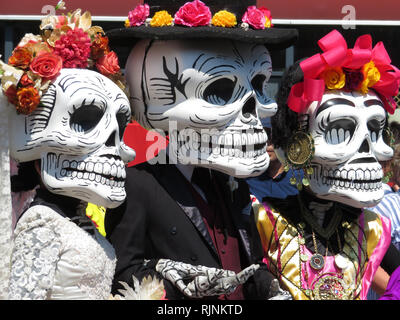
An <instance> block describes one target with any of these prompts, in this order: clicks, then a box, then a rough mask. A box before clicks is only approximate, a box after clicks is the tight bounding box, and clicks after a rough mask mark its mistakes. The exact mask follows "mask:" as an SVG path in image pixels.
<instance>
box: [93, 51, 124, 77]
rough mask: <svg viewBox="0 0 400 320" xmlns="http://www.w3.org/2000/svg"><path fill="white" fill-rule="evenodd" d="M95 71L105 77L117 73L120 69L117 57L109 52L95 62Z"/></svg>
mask: <svg viewBox="0 0 400 320" xmlns="http://www.w3.org/2000/svg"><path fill="white" fill-rule="evenodd" d="M96 67H97V70H99V72H100V73H101V74H103V75H105V76H106V77H108V76H111V75H113V74H116V73H117V72H119V70H120V67H119V63H118V57H117V55H116V54H115V52H114V51H111V52H109V53H108V54H106V55H105V56H103V57H101V58H100V59H99V60H97V63H96Z"/></svg>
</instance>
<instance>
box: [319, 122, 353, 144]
mask: <svg viewBox="0 0 400 320" xmlns="http://www.w3.org/2000/svg"><path fill="white" fill-rule="evenodd" d="M355 130H356V124H355V123H354V122H353V121H352V120H349V119H338V120H335V121H332V122H330V123H329V124H328V126H327V128H326V130H325V140H326V141H327V142H328V143H329V144H339V143H343V142H345V141H347V142H348V141H350V140H351V139H352V137H353V135H354V132H355Z"/></svg>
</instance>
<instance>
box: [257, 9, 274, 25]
mask: <svg viewBox="0 0 400 320" xmlns="http://www.w3.org/2000/svg"><path fill="white" fill-rule="evenodd" d="M258 10H260V11H261V12H262V13H263V14H264V16H265V18H266V20H267V21H266V24H267V25H268V20H269V24H270V27H273V26H274V25H273V24H272V15H271V11H270V10H268V9H267V8H265V7H261V8H258ZM265 27H267V26H265Z"/></svg>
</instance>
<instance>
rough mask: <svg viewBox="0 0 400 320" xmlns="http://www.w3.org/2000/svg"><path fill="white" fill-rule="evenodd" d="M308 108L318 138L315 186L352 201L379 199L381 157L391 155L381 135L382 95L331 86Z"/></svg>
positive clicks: (322, 194) (327, 195)
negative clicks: (363, 93)
mask: <svg viewBox="0 0 400 320" xmlns="http://www.w3.org/2000/svg"><path fill="white" fill-rule="evenodd" d="M307 114H308V116H309V128H310V133H311V135H312V137H313V138H314V143H315V155H314V158H313V159H312V165H313V168H314V173H313V174H312V175H311V177H310V178H311V179H310V188H311V190H312V192H313V193H315V194H316V195H317V197H319V198H322V199H327V200H333V201H337V202H341V203H345V204H348V205H350V206H352V207H358V208H362V207H371V206H374V205H376V204H377V203H378V202H379V201H380V200H381V199H382V197H383V189H382V182H381V180H382V177H383V172H382V167H381V165H380V164H379V162H378V161H386V160H389V159H390V158H391V157H392V156H393V150H392V148H390V147H389V146H388V145H386V144H385V142H384V141H383V137H382V131H383V128H384V125H385V121H386V112H385V110H384V109H383V104H382V102H381V100H380V99H379V98H378V96H377V95H376V94H375V93H373V92H372V91H370V92H369V93H368V94H365V95H361V94H359V93H357V92H352V93H347V92H344V91H331V92H329V93H326V94H324V96H323V99H322V101H321V103H320V105H318V103H317V102H314V103H312V104H311V105H310V107H309V109H308V111H307Z"/></svg>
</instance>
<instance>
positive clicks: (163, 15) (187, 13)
mask: <svg viewBox="0 0 400 320" xmlns="http://www.w3.org/2000/svg"><path fill="white" fill-rule="evenodd" d="M149 15H150V7H149V5H148V4H143V5H138V6H137V7H136V8H135V9H134V10H132V11H130V12H129V14H128V19H126V21H125V27H127V28H129V27H139V26H141V25H146V26H151V27H164V26H173V25H181V26H186V27H200V26H209V25H212V26H215V27H225V28H232V27H235V26H236V25H237V18H236V15H235V14H233V13H231V12H228V11H227V10H220V11H218V12H217V13H215V14H214V16H212V14H211V10H210V8H209V7H208V6H206V5H205V4H204V3H203V2H201V1H200V0H194V1H192V2H187V3H185V4H184V5H183V6H182V7H180V9H179V10H178V11H177V12H176V13H175V15H174V17H172V16H171V14H170V13H168V12H167V11H166V10H160V11H157V12H156V13H155V14H154V15H153V17H152V18H149ZM271 20H272V18H271V12H270V11H269V10H268V9H267V8H264V7H261V8H257V7H256V6H249V7H248V8H247V11H246V12H245V14H244V15H243V17H242V24H241V27H242V28H244V29H248V28H249V26H251V27H252V28H253V29H258V30H259V29H265V28H270V27H272V26H273V24H272V22H271Z"/></svg>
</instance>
